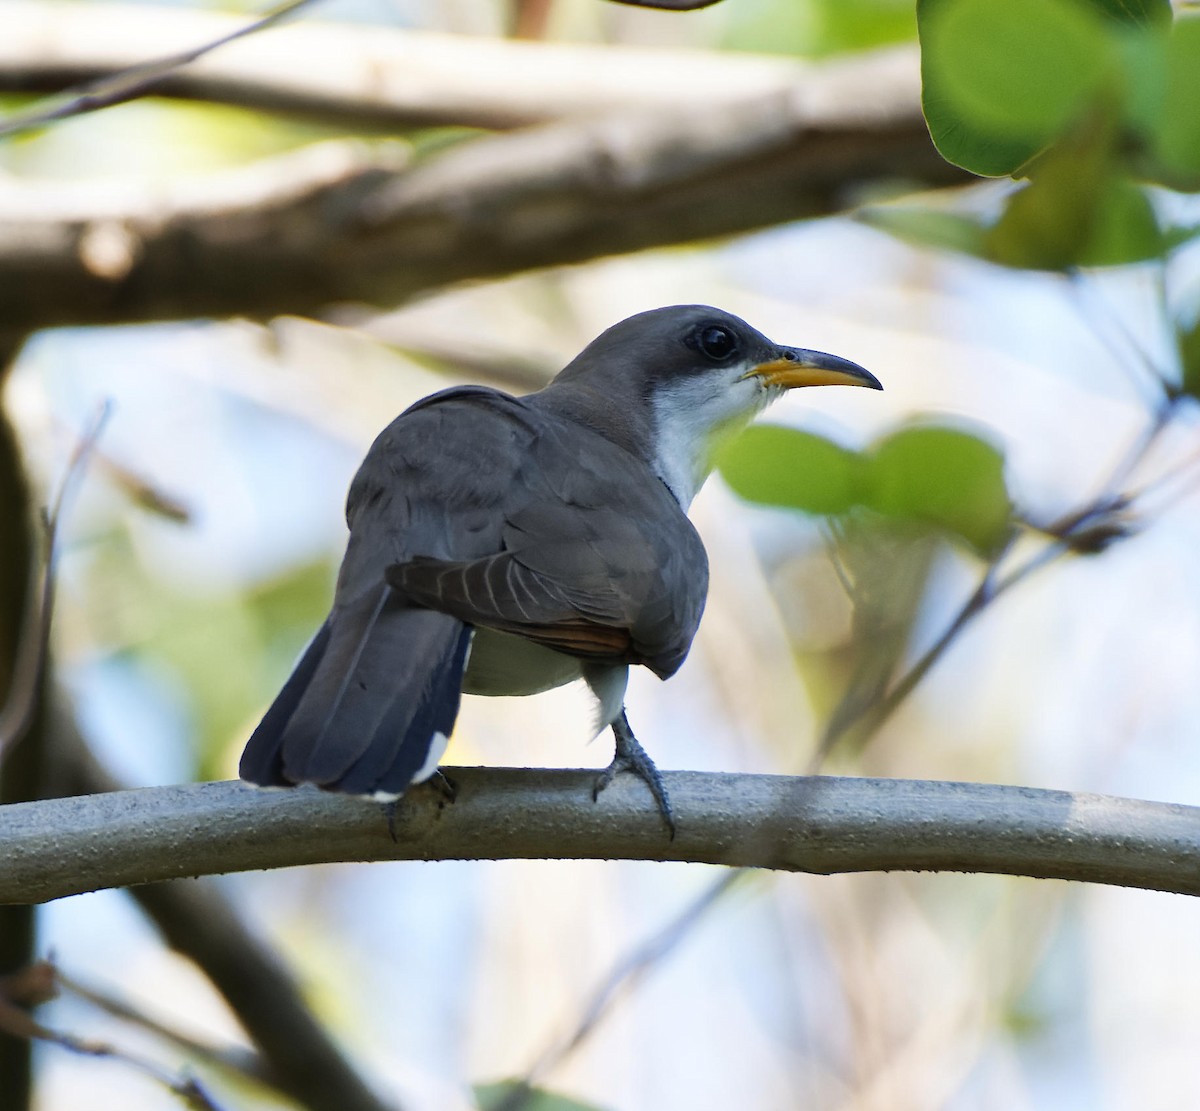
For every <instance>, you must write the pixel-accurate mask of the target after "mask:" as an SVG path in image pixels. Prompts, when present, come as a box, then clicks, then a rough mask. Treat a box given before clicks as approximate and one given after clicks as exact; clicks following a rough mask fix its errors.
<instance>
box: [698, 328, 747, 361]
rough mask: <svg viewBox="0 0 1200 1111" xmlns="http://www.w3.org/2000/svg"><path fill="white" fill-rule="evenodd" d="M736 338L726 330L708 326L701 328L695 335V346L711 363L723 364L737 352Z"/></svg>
mask: <svg viewBox="0 0 1200 1111" xmlns="http://www.w3.org/2000/svg"><path fill="white" fill-rule="evenodd" d="M737 345H738V342H737V336H735V335H734V334H733V333H732V332H731V331H730V330H729V329H728V328H722V327H720V326H719V325H716V324H710V325H708V327H706V328H701V329H700V331H699V332H698V333H697V335H696V346H697V347H699V348H700V351H701V352H702V353H703V354H704V355H707V356H708V358H710V359H712V360H713V362H723V361H724V360H725V359H728V358H729V356H730V355H732V354H733V353H734V352H735V351H736V350H737Z"/></svg>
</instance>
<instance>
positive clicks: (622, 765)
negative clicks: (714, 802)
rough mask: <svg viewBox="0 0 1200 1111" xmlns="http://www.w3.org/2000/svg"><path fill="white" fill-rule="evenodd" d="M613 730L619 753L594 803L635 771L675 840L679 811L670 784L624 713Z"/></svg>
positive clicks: (597, 788) (604, 774)
mask: <svg viewBox="0 0 1200 1111" xmlns="http://www.w3.org/2000/svg"><path fill="white" fill-rule="evenodd" d="M612 731H613V736H614V737H616V739H617V750H616V752H615V753H614V755H613V758H612V763H611V764H609V765H608V767H607V768H605V769H604V771H602V772H601V773H600V774H599V775H598V776H597V777H596V782H595V784H594V785H593V787H592V801H593V802H595V801H596V799H598V798H599V797H600V792H601V791H603V790H604V789H605V788H606V787H607V786H608V785H609V784H610V783H611V782H612V781H613V778H614V777H615V776H616V775H617V774H618V773H619V772H626V771H628V772H633V773H634V775H636V776H637V777H638V778H639V779H641V781H642V782H643V783H645V784H646V786H647V787H649V788H650V793H651V794H652V795H653V796H654V801H655V802H656V803H657V804H658V812H659V813H660V814H661V815H662V816H663V821H664V822H666V824H667V829H668V830H670V832H671V840H672V841H674V840H675V812H674V810H672V809H671V799H670V797H669V796H668V795H667V788H666V785H665V784H664V783H663V781H662V775H661V774H660V772H659V770H658V768H656V767H655V766H654V761H653V760H651V759H650V757H649V755H648V754H647V753H646V750H645V749H644V748H642V746H641V745H640V744H639V743H638V739H637V738H636V737H635V736H634V735H633V730H632V729H630V727H629V719H628V718H627V717H626V716H625V711H624V710H622V711H621V713H620V714H619V715H618V716H617V717H616V719H615V720H614V721H613V723H612Z"/></svg>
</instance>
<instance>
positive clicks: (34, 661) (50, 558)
mask: <svg viewBox="0 0 1200 1111" xmlns="http://www.w3.org/2000/svg"><path fill="white" fill-rule="evenodd" d="M110 411H111V405H110V403H109V402H107V401H105V402H102V403H101V404H100V405H99V406H98V407H97V409H96V411H95V413H94V415H93V416H92V420H91V423H90V424H89V426H88V428H87V430H86V431H85V432H84V434H83V435H82V436H81V437H80V439H79V442H78V443H77V444H76V445H75V450H74V451H73V452H72V453H71V458H70V461H69V462H68V463H67V469H66V473H65V474H64V475H63V480H62V484H61V485H60V486H59V489H58V494H57V495H56V497H55V499H54V504H53V507H52V508H51V509H50V511H49V513H48V515H47V517H46V537H45V545H46V557H45V566H44V567H43V568H42V573H41V581H40V583H39V586H38V589H37V590H36V591H33V592H31V594H30V603H31V604H30V608H29V612H28V614H27V616H26V620H25V622H24V632H23V634H22V639H21V645H20V651H19V654H18V656H17V659H16V664H15V666H14V668H13V677H12V682H11V684H10V686H9V691H8V695H7V698H6V699H5V704H4V708H3V710H2V711H0V759H2V758H3V757H4V755H5V754H6V753H7V752H9V751H11V750H12V749H13V748H14V747H15V746H16V745H17V744H18V743H19V742H20V740H21V738H22V737H24V736H25V734H26V732H27V731H28V730H29V727H30V725H31V724H32V722H33V719H34V715H35V714H36V712H37V706H38V698H39V692H40V691H41V686H42V673H43V671H44V669H45V666H46V652H47V649H48V647H49V644H50V622H51V618H52V616H53V612H54V583H55V565H56V562H57V559H58V538H59V534H60V531H61V528H62V520H63V515H64V514H65V513H66V510H67V507H68V506H69V504H70V499H71V498H72V497H73V496H74V493H75V490H76V489H77V488H78V486H79V483H80V482H81V481H82V480H83V475H84V472H85V470H86V469H87V464H88V460H89V459H90V457H91V454H92V451H93V449H94V448H95V446H96V441H97V440H98V439H99V438H100V434H101V433H102V432H103V431H104V425H105V423H106V422H107V420H108V416H109V413H110Z"/></svg>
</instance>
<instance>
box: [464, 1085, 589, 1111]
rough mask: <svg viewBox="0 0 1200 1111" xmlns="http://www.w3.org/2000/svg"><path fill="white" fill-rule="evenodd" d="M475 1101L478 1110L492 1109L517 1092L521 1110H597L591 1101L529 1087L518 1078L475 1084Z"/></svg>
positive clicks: (490, 1110)
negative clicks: (582, 1100)
mask: <svg viewBox="0 0 1200 1111" xmlns="http://www.w3.org/2000/svg"><path fill="white" fill-rule="evenodd" d="M474 1092H475V1102H476V1103H477V1104H478V1105H479V1111H492V1109H493V1108H496V1107H502V1106H503V1105H504V1103H505V1101H506V1100H509V1099H511V1098H513V1097H514V1096H516V1095H517V1093H518V1092H519V1093H520V1094H521V1096H522V1101H521V1111H599V1108H597V1107H596V1105H595V1104H592V1103H580V1102H579V1100H577V1099H568V1098H567V1097H566V1096H560V1095H555V1094H554V1093H553V1092H547V1091H546V1090H545V1089H544V1088H529V1087H526V1086H525V1085H524V1084H522V1083H521V1081H519V1080H498V1081H496V1082H495V1083H494V1084H476V1085H475V1088H474Z"/></svg>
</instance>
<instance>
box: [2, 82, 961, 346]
mask: <svg viewBox="0 0 1200 1111" xmlns="http://www.w3.org/2000/svg"><path fill="white" fill-rule="evenodd" d="M858 72H859V73H861V71H858ZM838 73H840V74H841V77H840V79H839V85H841V86H844V88H843V89H842V92H844V93H845V94H846V95H844V96H843V95H841V94H838V95H834V94H833V93H832V92H831V90H830V87H828V86H820V87H809V86H808V85H804V86H801V87H796V88H793V89H789V90H787V91H784V92H780V93H770V94H766V95H756V96H753V97H751V98H749V99H744V100H741V101H738V102H735V103H724V104H719V105H711V104H709V105H704V106H703V107H702V108H700V109H696V110H693V109H678V110H673V111H666V110H664V111H662V112H651V111H646V110H645V109H644V108H643V109H638V110H637V111H627V112H622V113H619V114H616V115H610V116H605V117H603V118H597V119H588V120H573V121H568V122H563V123H554V124H547V125H544V126H539V127H534V128H528V129H525V130H522V131H516V132H510V133H507V134H501V135H494V136H489V137H486V138H482V139H475V140H471V141H466V142H462V143H460V144H458V145H457V146H454V147H451V148H450V149H448V150H444V151H442V152H441V153H439V154H437V155H433V156H430V157H428V158H427V159H426V160H424V161H422V162H420V163H418V164H415V165H411V166H406V165H405V164H404V160H405V157H406V156H405V155H403V154H398V153H397V149H396V148H395V147H392V148H385V149H383V150H379V149H368V148H365V147H362V146H358V145H354V144H342V143H329V144H321V145H318V146H315V147H310V148H307V149H304V150H301V151H297V152H294V153H293V154H291V155H288V156H285V157H283V158H279V159H273V160H270V161H267V162H263V163H258V164H255V165H252V166H247V167H243V168H240V169H239V170H236V171H232V172H228V173H225V174H219V175H212V176H210V177H206V178H204V179H200V180H194V181H185V182H178V183H176V184H174V185H160V184H146V183H140V182H131V183H128V184H127V185H126V186H125V187H123V188H121V189H116V188H114V189H113V190H110V191H107V192H103V191H100V190H98V189H97V187H96V185H95V183H85V184H83V185H81V186H64V187H61V188H59V187H56V188H51V187H49V186H48V185H47V183H45V182H40V183H17V182H13V181H11V180H10V181H9V182H7V183H4V182H3V181H0V331H3V330H4V329H5V328H10V329H22V330H26V331H28V330H33V329H35V328H43V327H51V326H54V325H80V324H111V323H129V322H136V321H144V320H164V319H180V318H192V317H198V316H226V315H231V314H237V315H245V316H251V317H258V318H266V317H271V316H274V315H277V314H280V313H287V312H290V313H309V314H315V313H319V312H320V311H322V310H323V309H324V308H326V307H327V306H329V305H330V304H334V303H337V302H346V301H357V302H365V303H368V304H375V305H394V304H398V303H400V302H402V301H404V300H406V299H408V298H410V297H412V296H414V295H415V294H417V293H420V292H423V291H426V290H430V289H433V288H438V287H441V286H444V285H446V284H449V283H453V282H457V281H463V280H466V279H473V278H486V277H496V276H499V275H502V274H507V273H512V272H515V271H519V270H525V269H531V268H535V267H542V266H552V265H558V264H563V263H571V262H579V261H583V260H586V259H590V258H594V257H597V256H602V255H612V254H620V253H623V252H628V251H636V250H640V249H643V248H648V247H656V246H663V245H667V244H671V243H678V242H682V241H688V240H695V239H706V238H712V237H714V236H721V235H729V234H734V233H737V232H743V231H748V230H751V229H754V228H759V227H766V226H770V225H773V224H776V223H779V222H782V221H786V220H794V219H799V218H802V217H807V216H815V215H823V214H828V213H832V212H837V211H841V210H842V209H843V208H844V207H845V206H846V205H847V204H848V203H850V201H851V200H852V199H853V197H854V195H855V194H856V192H857V191H859V190H862V189H865V188H868V187H871V186H877V185H879V184H880V183H881V182H887V183H889V184H891V185H893V186H894V184H895V183H896V181H897V180H900V181H904V182H907V183H920V184H924V185H943V184H950V183H956V182H961V181H964V180H966V175H965V174H964V173H963V171H961V170H959V169H957V168H955V167H952V166H950V165H949V164H948V163H946V162H945V161H943V160H942V158H941V157H940V156H939V155H938V154H937V152H936V151H935V150H934V148H933V145H932V143H931V142H930V139H929V135H928V132H927V131H926V129H925V125H924V122H923V120H922V118H921V114H920V109H919V105H918V100H917V75H916V71H915V69H914V70H911V72H910V71H909V69H907V68H905V67H899V68H896V67H895V66H894V63H893V77H895V78H896V79H897V80H898V82H899V84H900V85H903V86H904V87H905V88H906V89H907V93H905V95H903V96H898V95H890V94H889V93H888V92H887V90H881V86H880V85H879V83H878V82H869V83H859V81H858V78H856V77H854V75H853V74H852V73H851V72H850V71H849V70H845V71H842V70H839V71H838Z"/></svg>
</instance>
